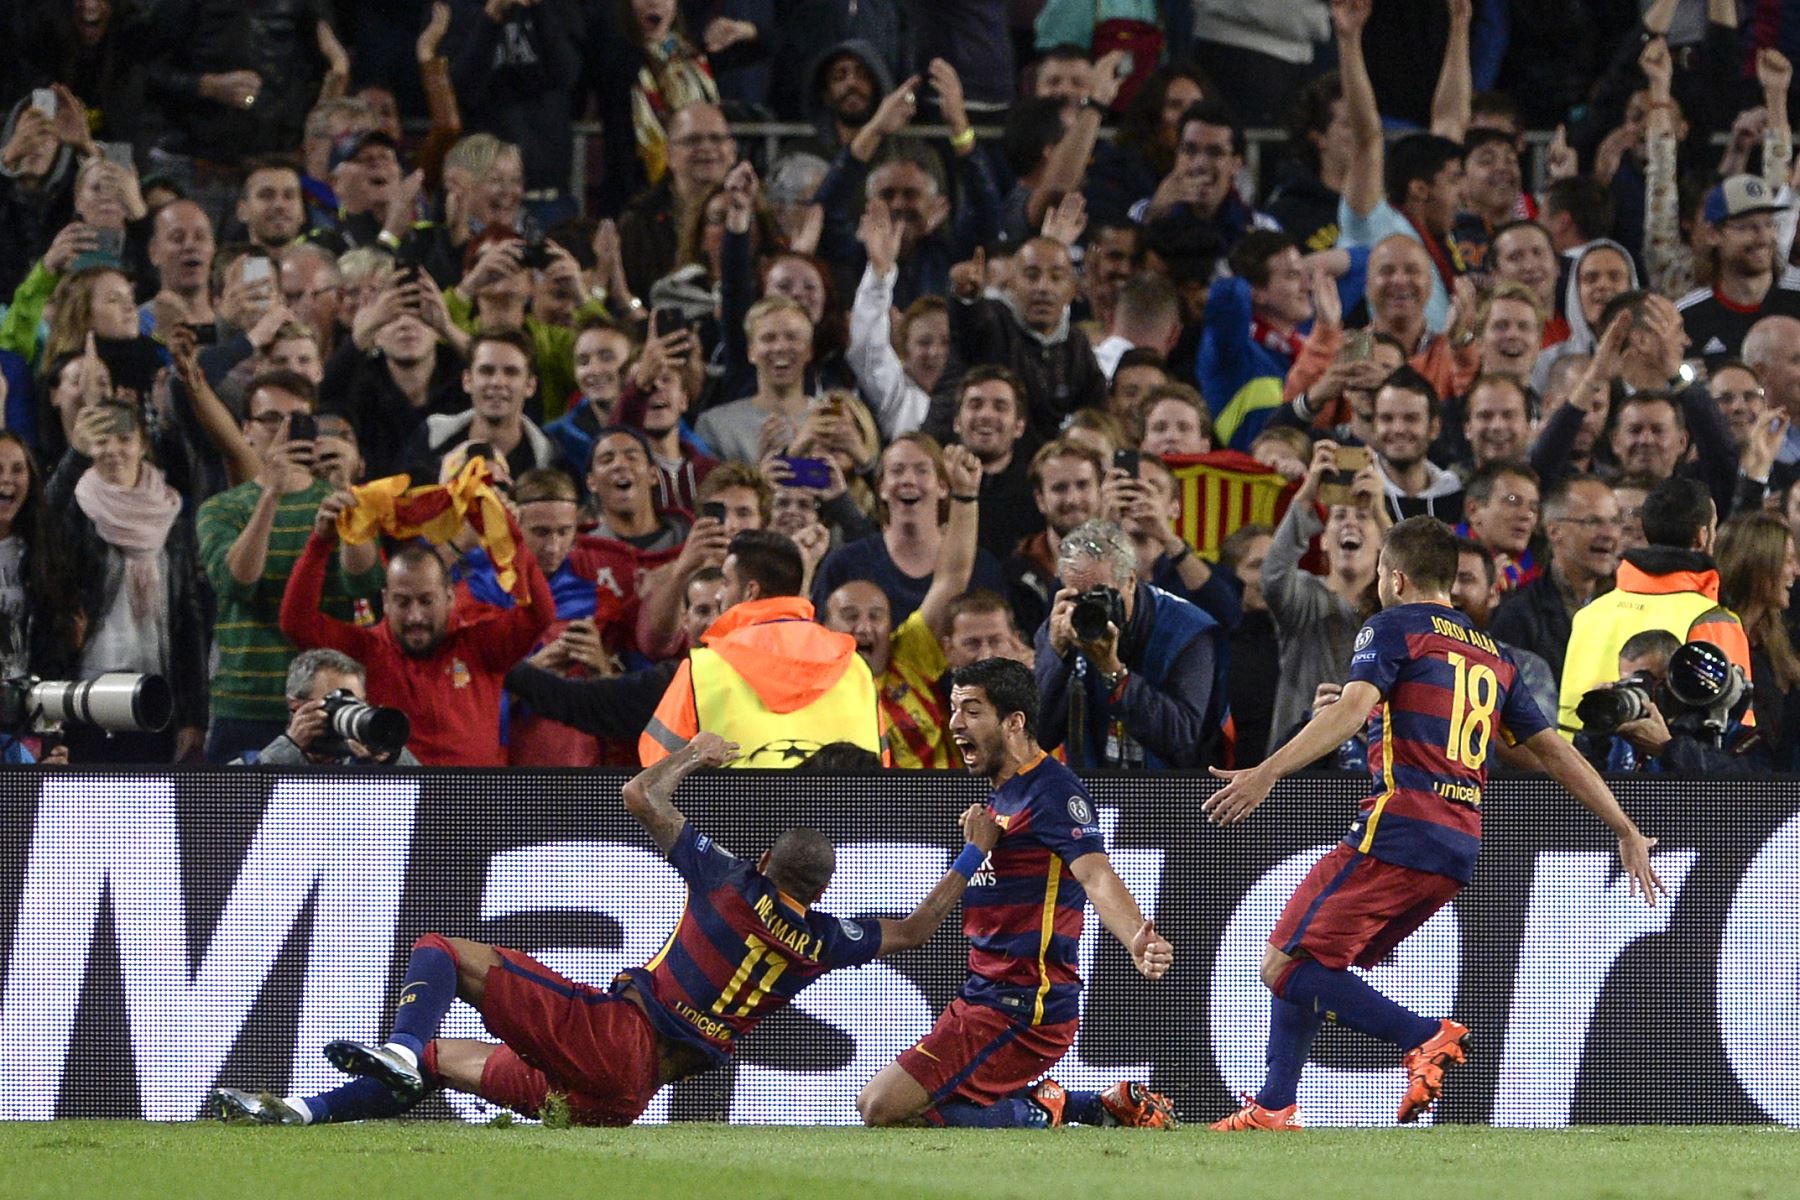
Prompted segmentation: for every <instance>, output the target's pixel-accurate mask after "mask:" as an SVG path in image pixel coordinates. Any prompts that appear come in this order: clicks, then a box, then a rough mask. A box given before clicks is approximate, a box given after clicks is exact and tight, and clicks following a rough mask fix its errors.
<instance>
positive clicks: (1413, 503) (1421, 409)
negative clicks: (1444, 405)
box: [1372, 367, 1463, 524]
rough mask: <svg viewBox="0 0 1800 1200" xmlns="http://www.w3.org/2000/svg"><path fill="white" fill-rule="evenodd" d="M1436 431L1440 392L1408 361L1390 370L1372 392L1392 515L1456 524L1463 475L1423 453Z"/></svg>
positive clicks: (1379, 464) (1379, 462) (1379, 469)
mask: <svg viewBox="0 0 1800 1200" xmlns="http://www.w3.org/2000/svg"><path fill="white" fill-rule="evenodd" d="M1437 435H1438V396H1437V390H1436V389H1435V388H1433V387H1432V386H1431V383H1430V381H1429V380H1427V379H1426V378H1425V377H1424V376H1423V375H1420V374H1419V373H1418V372H1417V371H1415V370H1413V369H1412V368H1411V367H1401V368H1400V369H1399V370H1398V371H1395V372H1394V373H1393V374H1392V375H1390V376H1388V379H1387V382H1386V383H1384V384H1382V385H1381V390H1380V391H1378V392H1376V393H1375V442H1374V445H1373V447H1372V448H1373V449H1374V451H1375V470H1376V473H1377V474H1378V475H1379V476H1380V479H1381V485H1382V488H1383V489H1384V491H1385V492H1386V494H1387V506H1388V508H1389V510H1390V511H1391V513H1392V516H1393V518H1394V519H1395V520H1404V519H1405V518H1407V517H1412V516H1418V515H1420V514H1423V515H1425V516H1432V517H1436V518H1437V519H1438V520H1440V521H1443V522H1444V523H1445V524H1454V523H1455V522H1456V521H1457V520H1459V519H1460V518H1461V516H1462V504H1463V496H1462V481H1461V480H1459V479H1457V477H1456V476H1455V475H1454V474H1453V473H1451V472H1449V471H1446V470H1444V468H1442V467H1440V466H1438V465H1437V464H1436V463H1433V462H1431V461H1429V460H1428V459H1426V457H1425V455H1426V452H1427V451H1429V450H1430V448H1431V443H1432V442H1433V441H1435V440H1436V439H1437Z"/></svg>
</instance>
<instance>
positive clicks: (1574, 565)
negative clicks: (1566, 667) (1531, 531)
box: [1490, 475, 1621, 678]
mask: <svg viewBox="0 0 1800 1200" xmlns="http://www.w3.org/2000/svg"><path fill="white" fill-rule="evenodd" d="M1544 536H1545V538H1546V540H1547V541H1548V542H1549V543H1550V562H1549V565H1548V566H1547V567H1545V569H1544V571H1543V572H1542V573H1541V574H1540V575H1539V576H1538V577H1537V579H1535V580H1534V581H1532V582H1531V583H1528V584H1526V585H1525V586H1524V587H1522V588H1520V589H1519V590H1518V591H1516V592H1514V593H1513V594H1512V595H1510V596H1507V597H1506V598H1505V599H1503V600H1502V601H1501V602H1500V606H1499V608H1497V609H1496V610H1495V611H1494V619H1493V623H1492V626H1491V629H1490V632H1492V633H1493V635H1494V636H1495V637H1496V638H1498V639H1500V640H1501V641H1504V642H1508V643H1510V644H1511V645H1514V646H1518V647H1520V648H1521V649H1524V650H1529V651H1531V652H1532V653H1533V654H1536V655H1539V656H1540V657H1542V658H1543V660H1544V661H1545V662H1547V663H1549V664H1550V669H1551V671H1552V673H1553V674H1554V675H1555V676H1557V677H1558V678H1561V676H1562V668H1563V657H1564V655H1565V654H1566V652H1567V650H1568V646H1569V629H1570V624H1571V622H1572V621H1573V619H1574V616H1575V613H1576V612H1577V611H1578V610H1579V609H1581V607H1582V606H1583V605H1585V604H1587V602H1588V601H1590V600H1592V599H1593V598H1594V597H1595V596H1597V595H1599V594H1600V593H1602V592H1604V591H1606V590H1607V589H1608V588H1610V587H1612V580H1613V572H1615V571H1617V570H1618V568H1619V550H1620V548H1621V547H1620V540H1619V502H1618V500H1617V499H1616V498H1615V497H1614V496H1613V491H1612V489H1611V488H1609V487H1607V486H1606V484H1605V483H1603V482H1602V481H1601V480H1599V479H1597V478H1595V477H1594V476H1592V475H1572V476H1570V477H1569V478H1567V479H1564V480H1563V481H1561V482H1560V483H1558V484H1557V485H1556V486H1555V487H1553V488H1551V489H1550V492H1549V495H1547V496H1546V497H1545V498H1544Z"/></svg>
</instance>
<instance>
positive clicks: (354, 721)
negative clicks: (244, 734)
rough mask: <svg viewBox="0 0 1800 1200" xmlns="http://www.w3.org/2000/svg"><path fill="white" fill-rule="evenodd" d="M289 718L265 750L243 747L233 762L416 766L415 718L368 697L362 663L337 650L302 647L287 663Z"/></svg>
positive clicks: (237, 764)
mask: <svg viewBox="0 0 1800 1200" xmlns="http://www.w3.org/2000/svg"><path fill="white" fill-rule="evenodd" d="M286 700H287V708H288V723H287V728H286V729H284V730H283V731H282V732H281V734H280V736H278V737H277V738H276V739H275V740H274V741H272V742H270V743H269V744H268V745H266V746H264V747H263V748H262V749H261V750H245V751H244V752H243V753H242V754H240V755H238V756H237V757H236V758H234V759H232V760H231V765H232V766H234V767H244V766H263V767H298V766H327V765H330V766H391V767H416V766H419V765H420V763H419V760H418V759H416V758H414V757H413V753H412V751H411V750H408V749H407V748H406V739H407V738H408V737H409V736H410V735H411V732H412V727H411V722H409V721H408V720H407V719H406V714H405V713H403V712H401V711H400V710H399V709H397V708H375V707H373V706H371V705H370V704H369V702H368V691H367V688H366V673H365V672H364V671H363V666H362V664H361V663H359V662H357V661H356V660H355V659H354V658H351V657H350V656H349V655H348V654H341V653H339V652H338V651H336V650H304V651H302V652H301V653H299V654H297V655H295V656H294V661H293V662H291V663H289V664H288V673H287V687H286Z"/></svg>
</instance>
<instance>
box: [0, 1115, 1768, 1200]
mask: <svg viewBox="0 0 1800 1200" xmlns="http://www.w3.org/2000/svg"><path fill="white" fill-rule="evenodd" d="M0 1180H4V1181H5V1182H4V1186H3V1187H0V1194H3V1195H5V1196H6V1197H7V1198H8V1200H26V1198H28V1197H40V1196H44V1197H49V1196H54V1197H71V1196H74V1197H87V1196H93V1197H104V1198H106V1200H127V1198H129V1197H137V1196H154V1197H159V1198H161V1197H187V1196H196V1197H214V1196H217V1197H255V1198H257V1200H312V1198H314V1197H339V1196H344V1197H349V1196H356V1197H380V1196H439V1197H444V1198H446V1200H450V1198H455V1197H461V1196H477V1197H479V1196H483V1195H488V1196H494V1197H508V1198H510V1197H523V1196H548V1195H559V1196H561V1195H569V1194H571V1193H573V1194H576V1195H579V1194H581V1193H582V1192H587V1193H589V1194H592V1195H596V1196H602V1197H604V1196H628V1197H631V1200H663V1198H664V1197H667V1198H670V1200H675V1198H681V1200H686V1198H688V1197H700V1198H705V1200H713V1198H715V1197H717V1198H722V1200H772V1198H777V1197H780V1198H787V1197H794V1198H796V1200H835V1198H836V1197H840V1196H842V1197H854V1198H855V1200H877V1198H880V1197H906V1198H908V1200H912V1198H934V1197H943V1198H944V1200H967V1198H968V1197H971V1196H974V1197H980V1198H981V1200H1006V1198H1010V1197H1019V1198H1020V1200H1045V1198H1046V1197H1059V1198H1060V1197H1067V1198H1069V1200H1086V1198H1090V1197H1115V1196H1118V1197H1130V1198H1131V1200H1154V1198H1159V1197H1165V1196H1166V1197H1182V1198H1183V1200H1187V1198H1191V1197H1195V1196H1222V1197H1230V1198H1231V1200H1258V1198H1261V1197H1270V1198H1274V1197H1316V1198H1327V1197H1329V1198H1330V1200H1362V1198H1364V1197H1368V1198H1370V1200H1411V1198H1414V1197H1416V1198H1419V1200H1427V1198H1432V1197H1443V1198H1445V1200H1480V1198H1486V1197H1496V1198H1499V1197H1506V1198H1511V1197H1530V1198H1531V1200H1565V1198H1569V1200H1573V1198H1577V1197H1618V1198H1619V1200H1661V1198H1664V1197H1666V1198H1668V1200H1694V1198H1700V1200H1736V1198H1739V1197H1744V1198H1750V1200H1764V1198H1767V1200H1783V1198H1786V1197H1800V1134H1796V1133H1795V1132H1794V1131H1792V1130H1785V1129H1779V1128H1763V1127H1732V1128H1712V1127H1706V1128H1701V1127H1662V1126H1659V1127H1630V1128H1625V1127H1608V1128H1589V1129H1579V1130H1558V1131H1523V1130H1496V1129H1485V1128H1469V1127H1454V1128H1453V1127H1446V1128H1442V1129H1428V1130H1354V1131H1350V1130H1329V1131H1325V1130H1321V1131H1316V1132H1308V1133H1305V1134H1300V1135H1267V1134H1265V1135H1236V1136H1224V1135H1217V1134H1209V1133H1208V1132H1207V1131H1206V1130H1204V1129H1183V1130H1181V1131H1178V1132H1175V1133H1170V1134H1151V1133H1141V1132H1136V1131H1129V1130H1094V1129H1068V1130H1055V1131H1046V1132H1023V1131H1021V1132H998V1133H990V1132H983V1131H977V1130H954V1131H924V1130H883V1131H871V1130H862V1129H796V1128H770V1127H746V1126H721V1125H679V1126H662V1127H646V1128H640V1129H626V1130H591V1129H577V1130H549V1129H542V1128H537V1127H532V1126H524V1125H519V1126H513V1127H511V1128H498V1127H475V1126H466V1125H458V1124H452V1123H450V1122H434V1121H428V1122H418V1123H387V1124H369V1125H346V1126H329V1127H324V1128H318V1129H290V1128H257V1127H254V1126H251V1127H238V1126H233V1127H226V1126H221V1125H213V1124H204V1123H195V1124H184V1125H154V1124H147V1123H143V1122H130V1121H61V1122H55V1123H50V1124H10V1125H0Z"/></svg>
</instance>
